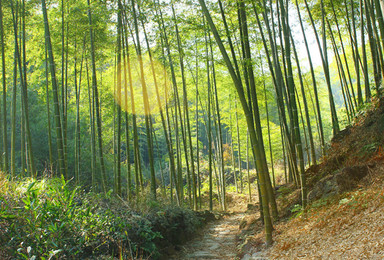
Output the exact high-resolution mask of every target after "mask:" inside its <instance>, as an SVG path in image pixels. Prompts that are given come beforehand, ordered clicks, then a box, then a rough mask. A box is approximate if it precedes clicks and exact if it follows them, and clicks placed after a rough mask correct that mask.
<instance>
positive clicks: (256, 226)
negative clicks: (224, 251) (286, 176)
mask: <svg viewBox="0 0 384 260" xmlns="http://www.w3.org/2000/svg"><path fill="white" fill-rule="evenodd" d="M383 133H384V99H381V100H375V101H374V102H373V103H372V106H371V107H368V108H367V109H365V110H362V111H361V112H360V114H359V116H358V117H356V119H355V121H354V123H353V125H352V126H350V127H347V128H346V129H345V130H343V131H341V132H340V134H338V135H337V136H335V137H334V138H333V139H332V142H331V144H330V148H329V149H328V150H327V155H326V156H325V157H323V158H322V159H321V161H320V163H319V164H318V165H317V166H312V167H310V168H309V169H307V171H306V176H307V185H308V189H309V191H310V192H309V193H308V198H309V199H310V203H309V205H308V207H307V213H306V214H305V213H304V212H303V211H300V210H297V209H298V207H295V206H297V205H300V203H301V199H300V190H299V189H297V188H294V187H293V186H292V185H284V186H283V187H280V188H279V189H278V190H277V199H278V201H277V203H278V204H279V206H280V207H279V208H280V215H281V220H280V221H278V222H276V223H274V232H273V240H274V243H273V244H272V246H271V247H269V248H266V246H265V244H264V232H263V231H262V230H261V229H260V226H261V222H260V220H254V221H249V220H248V221H247V225H246V226H248V227H249V228H248V229H252V230H251V231H250V233H249V234H248V235H247V236H246V238H245V240H244V241H243V247H242V250H241V251H242V252H241V253H239V257H240V259H242V260H248V259H384V225H383V223H384V149H383V147H384V135H383Z"/></svg>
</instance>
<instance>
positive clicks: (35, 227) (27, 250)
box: [0, 173, 200, 259]
mask: <svg viewBox="0 0 384 260" xmlns="http://www.w3.org/2000/svg"><path fill="white" fill-rule="evenodd" d="M152 205H153V206H152V207H151V208H150V209H149V211H148V212H140V211H138V210H136V211H134V210H132V209H131V208H129V206H128V204H127V203H123V202H122V201H121V199H120V198H116V197H114V196H113V195H106V196H105V195H100V194H94V193H85V192H83V191H81V190H80V189H79V188H73V187H69V184H68V182H65V181H64V179H59V178H53V179H41V180H35V179H24V180H20V181H9V180H7V179H6V178H5V177H4V175H3V174H2V173H0V251H1V252H6V253H7V254H8V256H9V258H18V259H66V258H70V259H73V258H77V259H81V258H87V257H88V258H89V257H90V258H91V259H93V258H97V257H98V256H101V255H104V256H117V257H119V258H121V259H122V258H124V259H133V258H135V259H136V258H149V257H150V258H151V259H156V258H159V257H160V256H161V254H162V249H164V248H166V247H169V246H171V245H172V244H177V243H178V242H180V241H181V240H183V239H182V238H181V236H180V234H184V235H191V234H193V232H195V230H196V229H197V227H198V226H199V224H200V221H199V218H198V217H197V215H196V214H195V213H194V212H192V211H190V210H188V209H185V208H180V207H176V206H172V205H167V206H164V205H160V204H159V203H152ZM175 234H177V235H175Z"/></svg>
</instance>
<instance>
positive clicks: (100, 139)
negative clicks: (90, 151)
mask: <svg viewBox="0 0 384 260" xmlns="http://www.w3.org/2000/svg"><path fill="white" fill-rule="evenodd" d="M43 1H45V0H43ZM87 3H88V22H89V36H90V38H89V40H90V43H91V63H92V88H93V94H94V102H95V110H96V125H97V139H98V144H99V159H100V167H101V185H102V188H103V192H104V193H106V192H107V174H106V170H105V164H104V154H103V137H102V131H101V115H100V100H99V91H98V88H97V77H96V57H95V45H94V40H93V26H92V12H91V4H90V0H87Z"/></svg>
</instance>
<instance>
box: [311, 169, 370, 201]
mask: <svg viewBox="0 0 384 260" xmlns="http://www.w3.org/2000/svg"><path fill="white" fill-rule="evenodd" d="M367 174H368V167H367V166H352V167H345V168H343V169H342V170H341V171H338V172H336V173H335V174H334V175H329V176H326V177H324V178H323V179H321V180H320V181H319V182H318V183H316V184H315V186H314V187H313V189H312V190H311V191H310V192H309V193H308V200H309V201H313V200H316V199H320V198H325V197H329V196H333V195H336V194H339V193H342V192H345V191H349V190H352V189H354V188H356V187H357V184H358V183H359V181H360V180H361V179H363V178H364V177H365V176H366V175H367Z"/></svg>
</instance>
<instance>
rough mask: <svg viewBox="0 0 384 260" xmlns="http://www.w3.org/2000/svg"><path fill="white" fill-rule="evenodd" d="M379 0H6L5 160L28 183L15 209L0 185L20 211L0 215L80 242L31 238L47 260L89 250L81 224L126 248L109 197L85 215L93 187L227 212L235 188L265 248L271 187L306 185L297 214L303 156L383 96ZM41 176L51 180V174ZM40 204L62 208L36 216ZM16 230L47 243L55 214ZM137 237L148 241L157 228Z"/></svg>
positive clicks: (3, 165)
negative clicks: (259, 227) (254, 212)
mask: <svg viewBox="0 0 384 260" xmlns="http://www.w3.org/2000/svg"><path fill="white" fill-rule="evenodd" d="M380 3H381V1H379V0H359V1H357V0H351V1H347V0H338V1H331V0H313V1H307V0H304V1H284V0H276V1H268V0H263V1H243V0H239V1H221V0H219V1H204V0H199V1H147V0H144V1H134V0H131V1H128V0H114V1H97V0H94V1H90V0H87V1H85V0H77V1H73V0H67V1H65V0H62V1H59V0H51V1H46V0H41V1H40V0H39V1H38V0H7V1H0V33H1V35H0V44H1V61H2V63H1V68H2V70H1V73H0V74H1V79H2V81H1V86H2V87H1V89H0V94H1V99H0V104H1V106H0V125H1V126H2V127H1V129H0V170H1V171H2V172H3V173H4V176H7V178H8V177H9V178H11V179H13V180H14V181H18V180H20V181H21V180H22V179H23V178H26V177H28V178H32V179H28V181H27V182H24V183H28V184H22V185H21V186H27V187H24V189H25V191H23V192H21V193H19V195H17V196H20V198H21V199H22V201H23V204H22V205H21V206H20V209H19V206H15V205H16V204H17V203H18V202H17V199H16V198H12V196H13V195H12V196H9V195H6V193H4V194H5V195H2V196H4V201H7V203H8V204H9V205H10V206H12V205H13V206H12V210H14V211H15V212H13V213H12V214H10V213H3V212H7V211H2V213H1V214H3V215H0V217H1V218H2V219H9V218H16V219H17V220H18V221H26V219H31V218H34V221H37V220H38V221H41V222H39V223H43V222H44V223H51V222H49V221H52V222H55V221H56V220H55V219H66V221H63V222H62V223H70V226H69V227H68V228H69V229H73V232H74V233H76V234H79V236H74V237H72V238H71V239H73V240H71V241H68V243H67V242H65V241H64V242H63V244H62V245H59V244H57V245H54V246H53V247H52V246H50V245H44V246H41V245H39V246H37V247H36V248H34V250H37V248H40V249H39V250H41V251H40V252H39V254H40V255H44V254H45V255H46V256H47V257H49V254H50V252H56V251H55V250H62V251H63V252H65V253H64V254H66V255H72V254H82V252H86V251H87V250H88V249H87V247H88V246H89V245H88V244H89V243H90V244H92V241H93V239H96V240H97V241H99V240H98V239H99V238H92V239H91V238H87V236H85V235H84V233H82V232H85V231H84V230H92V232H93V233H92V235H96V236H97V234H100V236H105V237H108V239H106V241H112V242H113V246H111V248H113V249H111V250H121V248H126V244H125V245H124V246H122V245H120V244H119V243H120V242H121V241H123V242H121V243H128V242H129V241H130V240H129V239H128V235H126V233H124V232H125V231H126V230H131V229H130V228H127V227H131V226H130V225H131V223H130V222H129V221H132V220H131V219H129V220H127V221H125V218H124V217H122V216H121V215H119V214H120V213H116V212H113V213H110V212H109V211H108V210H104V208H105V207H100V210H101V213H100V214H99V213H98V214H99V215H93V214H95V213H94V209H93V207H94V204H95V203H96V202H93V201H92V200H91V198H92V196H104V197H105V198H112V197H114V199H117V200H119V201H124V202H121V203H126V205H127V207H130V209H131V210H137V211H140V208H142V207H143V205H145V203H146V202H148V203H149V204H150V205H152V204H154V205H158V204H161V205H163V204H164V206H162V207H165V205H168V204H170V205H173V206H172V207H174V206H175V205H177V206H179V207H180V208H177V210H181V211H182V212H184V211H185V212H189V211H187V210H186V209H185V208H186V207H187V208H190V209H194V210H198V209H210V210H212V209H213V208H214V206H216V205H218V206H219V207H220V209H222V210H226V208H227V201H226V199H227V196H226V194H227V193H228V189H232V190H235V191H236V192H239V193H246V194H248V195H249V199H250V200H251V198H252V194H257V196H258V199H259V202H260V205H261V206H260V214H261V216H262V218H263V220H264V221H263V222H264V226H265V235H266V242H267V244H270V243H272V229H273V228H272V222H273V220H276V219H277V218H278V212H277V204H276V200H275V194H274V187H275V186H276V185H278V184H281V183H283V182H290V183H294V185H296V186H298V187H300V188H301V200H300V205H301V206H300V207H301V208H302V209H304V210H305V209H306V207H307V197H308V196H307V180H306V174H305V168H306V166H310V165H316V164H317V163H318V162H319V160H320V159H319V158H321V156H323V155H325V154H326V151H327V149H326V148H327V143H328V141H329V140H330V139H331V137H332V136H333V135H337V134H338V133H339V132H340V130H341V129H343V128H344V127H345V126H347V125H349V124H350V123H351V122H352V121H353V120H354V118H355V116H356V115H357V114H358V113H359V111H360V109H361V108H363V107H364V106H365V104H367V103H368V104H369V102H370V101H371V99H372V97H374V96H380V95H381V90H382V89H381V79H382V74H383V72H384V60H383V55H382V47H383V44H384V20H383V14H382V13H383V10H382V8H381V5H380ZM277 169H280V171H278V170H277ZM252 170H255V172H257V174H255V175H253V174H252ZM47 176H49V177H57V178H56V179H53V180H52V181H48V182H47V183H45V179H44V178H43V177H47ZM59 179H60V180H61V179H63V181H62V182H61V181H60V182H58V181H57V180H59ZM68 181H69V183H71V185H73V188H74V189H68V187H67V183H68ZM254 181H255V182H256V183H257V188H256V189H255V187H254V186H251V184H252V183H253V182H254ZM12 185H13V184H12ZM15 185H16V184H15ZM16 186H17V185H16ZM36 187H39V188H36ZM75 187H81V188H75ZM15 189H17V188H15ZM76 189H80V190H81V191H82V192H81V193H77V192H76ZM72 192H73V193H72ZM12 194H18V193H17V192H16V193H14V192H12ZM60 194H61V195H60ZM74 194H77V195H76V196H75V195H74ZM15 196H16V195H15ZM54 196H59V197H60V199H58V198H57V199H56V198H54ZM75 197H79V199H80V202H79V203H81V205H77V204H76V203H77V202H76V203H75V202H74V201H73V199H74V198H75ZM37 198H39V199H37ZM88 198H89V201H88ZM35 202H38V205H39V208H41V209H42V210H45V211H47V212H51V211H53V212H56V213H52V214H59V215H58V216H55V217H52V218H48V217H49V216H45V217H47V218H48V219H39V218H36V217H37V216H32V215H33V214H35V213H34V212H35V211H34V210H33V209H31V207H33V205H31V204H34V203H35ZM4 203H5V202H4ZM65 203H67V205H64V204H65ZM96 204H97V203H96ZM106 204H108V203H106ZM4 205H6V204H4ZM4 205H3V204H2V206H1V207H2V208H1V210H4V208H5V207H10V206H4ZM71 205H73V207H71ZM75 205H77V206H79V207H77V206H76V207H75ZM61 206H63V207H64V206H65V207H66V208H65V210H59V208H60V207H61ZM154 208H156V207H155V206H154ZM127 210H128V209H127ZM175 210H176V209H175ZM130 212H131V211H130ZM172 212H173V211H172ZM91 213H92V214H91ZM9 214H10V215H9ZM22 214H32V215H31V216H30V217H31V218H29V217H28V216H25V217H24V215H22ZM143 214H144V213H143ZM180 214H184V213H180ZM185 214H187V213H185ZM188 214H190V213H188ZM191 214H192V213H191ZM38 216H40V215H38ZM45 217H44V218H45ZM99 218H100V219H99ZM111 219H113V221H112V220H111ZM99 220H100V221H99ZM98 221H99V222H98ZM110 221H111V222H110ZM59 222H60V221H59ZM96 222H98V223H96ZM15 223H19V222H15ZM91 223H94V224H91ZM103 223H108V225H103ZM24 224H25V223H24V222H22V224H21V225H22V226H25V230H24V229H23V230H20V229H19V228H20V226H19V225H13V226H12V225H11V226H10V227H9V228H11V229H13V231H12V230H8V231H9V232H11V233H12V234H17V237H18V238H23V237H25V236H24V234H26V233H28V232H32V231H33V232H32V234H35V233H36V235H37V237H39V236H43V237H44V236H47V238H46V239H45V238H44V243H49V241H50V240H49V239H50V238H48V237H49V236H50V234H51V233H52V234H53V235H52V236H55V234H58V233H55V232H56V229H58V228H60V226H59V225H58V224H55V223H52V225H53V226H52V228H53V230H51V231H49V232H48V233H49V234H45V233H44V232H45V231H44V230H45V228H44V229H43V230H40V231H39V230H34V228H33V227H36V223H34V222H28V221H27V223H26V225H24ZM109 225H111V226H112V227H110V226H109ZM143 225H144V227H143V228H144V229H146V226H145V225H146V224H143ZM64 226H65V224H64ZM64 226H63V227H64ZM90 226H92V227H90ZM191 226H193V227H194V225H191ZM118 229H119V230H120V231H121V232H117V233H118V234H119V236H121V237H120V238H115V237H114V234H115V233H114V232H115V231H116V230H118ZM146 231H148V232H147V233H144V234H146V235H148V236H149V237H151V239H149V240H148V241H152V240H155V239H156V238H157V236H158V233H156V231H153V230H152V229H150V228H148V229H146ZM38 232H43V233H44V234H39V233H38ZM60 232H61V231H60ZM109 232H112V233H109ZM127 232H128V231H127ZM128 233H129V232H128ZM60 235H61V233H60ZM140 235H141V234H140ZM17 237H16V238H15V240H11V243H15V244H13V245H12V247H13V246H16V245H17V244H18V243H19V242H21V240H17ZM129 237H130V236H129ZM116 241H117V242H116ZM132 241H140V239H139V240H132ZM112 242H111V243H112ZM87 243H88V244H87ZM134 243H136V242H134ZM137 243H139V242H137ZM70 244H73V245H74V247H71V246H70ZM24 245H25V246H28V245H27V243H25V244H24ZM75 245H76V246H75ZM132 246H133V245H131V247H132ZM91 247H92V246H91ZM137 248H141V249H140V250H142V251H149V249H148V246H146V245H144V246H143V245H140V246H137ZM94 249H95V248H92V249H91V250H94ZM71 250H73V251H71ZM128 251H129V252H138V251H137V250H136V251H135V250H133V251H130V250H127V252H128ZM57 252H58V251H57ZM60 252H61V251H60ZM19 253H20V254H21V253H22V254H24V255H27V254H26V251H25V250H24V249H22V250H21V251H20V252H19ZM139 254H141V252H139Z"/></svg>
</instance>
